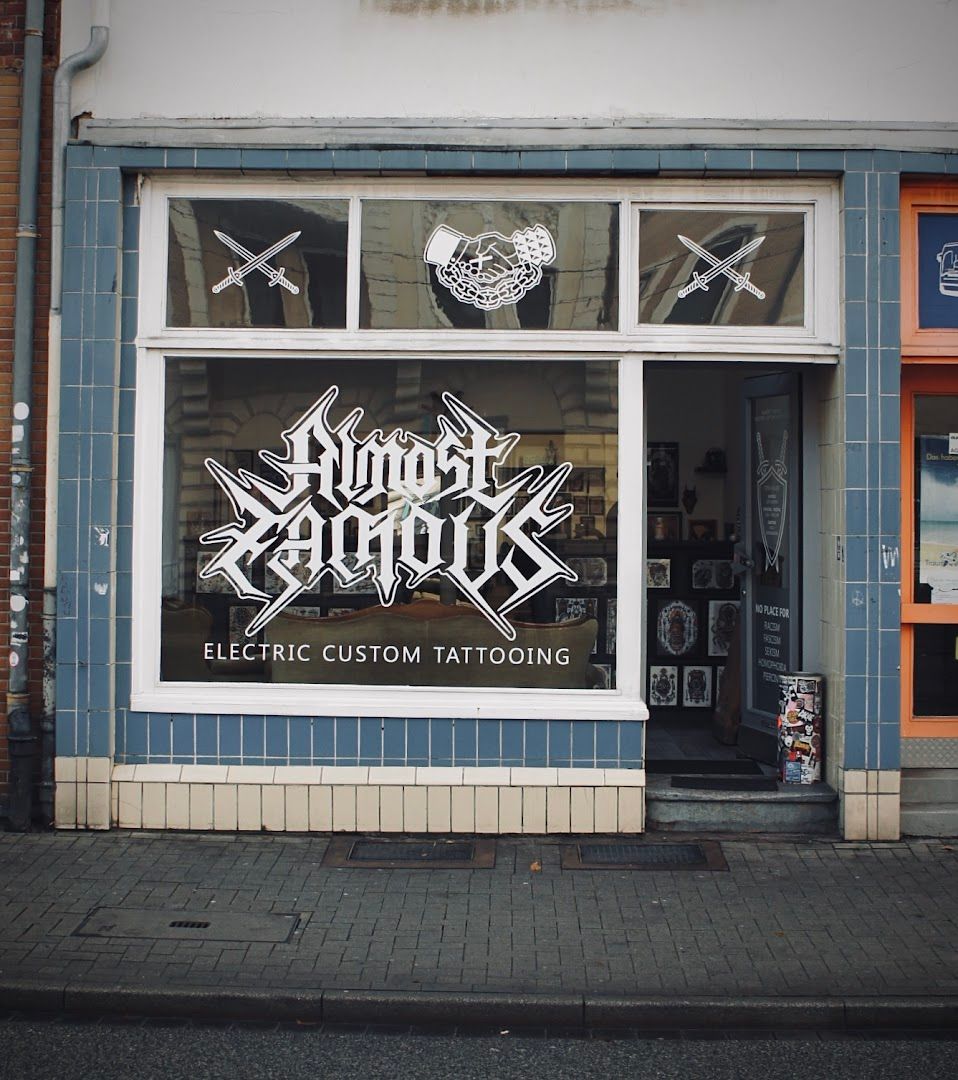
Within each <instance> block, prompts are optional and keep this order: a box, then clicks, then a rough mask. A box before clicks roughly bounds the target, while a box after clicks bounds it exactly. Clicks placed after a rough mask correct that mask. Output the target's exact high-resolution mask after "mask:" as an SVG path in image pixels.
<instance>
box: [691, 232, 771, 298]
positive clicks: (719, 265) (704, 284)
mask: <svg viewBox="0 0 958 1080" xmlns="http://www.w3.org/2000/svg"><path fill="white" fill-rule="evenodd" d="M764 239H765V237H764V236H756V237H755V239H754V240H750V241H749V242H748V243H747V244H746V245H745V246H744V247H740V248H739V249H738V251H736V252H733V254H731V255H729V256H727V257H726V258H724V259H719V258H717V257H716V256H715V255H713V254H712V252H711V251H706V250H705V248H704V247H702V246H701V244H696V242H695V241H694V240H690V239H689V238H688V237H687V236H682V235H681V233H680V234H679V240H681V241H682V243H683V244H685V246H686V247H687V248H688V249H689V251H691V252H693V254H695V255H698V257H699V258H700V259H704V260H705V261H706V262H707V263H708V264H709V267H710V269H708V270H706V271H705V273H704V274H700V273H698V272H697V271H693V272H692V280H691V281H690V282H689V283H688V285H683V287H682V288H681V289H679V298H680V299H682V300H684V299H685V297H686V296H688V295H689V293H693V292H695V290H696V289H701V290H702V291H703V292H708V291H709V282H710V281H711V280H712V278H716V277H718V276H719V274H722V275H723V276H724V277H727V278H728V279H729V281H731V282H732V284H733V285H734V286H735V291H736V292H741V291H742V290H743V289H745V290H746V292H750V293H751V294H752V296H754V297H756V298H757V299H759V300H764V299H765V293H764V292H762V290H761V289H760V288H759V287H758V286H757V285H753V284H752V282H751V281H749V277H750V275H749V273H748V272H747V271H746V272H745V273H744V274H740V273H739V272H738V271H737V270H735V269H733V267H734V265H735V263H737V262H740V261H741V260H742V259H744V258H745V256H746V255H748V254H750V253H751V252H753V251H754V250H755V249H756V248H757V247H758V246H759V245H760V244H761V243H762V241H763V240H764Z"/></svg>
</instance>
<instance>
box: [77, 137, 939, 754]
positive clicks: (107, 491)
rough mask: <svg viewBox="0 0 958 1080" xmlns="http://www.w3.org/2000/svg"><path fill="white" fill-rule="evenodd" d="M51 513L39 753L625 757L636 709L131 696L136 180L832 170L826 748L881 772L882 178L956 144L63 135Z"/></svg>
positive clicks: (892, 749) (894, 485) (884, 654)
mask: <svg viewBox="0 0 958 1080" xmlns="http://www.w3.org/2000/svg"><path fill="white" fill-rule="evenodd" d="M67 164H68V167H67V186H66V194H67V205H66V231H65V261H64V297H63V349H62V374H61V380H62V383H61V385H62V389H61V398H60V432H61V434H60V481H59V524H58V565H59V577H58V611H59V618H58V629H57V658H58V678H57V754H58V756H60V757H61V758H65V757H77V758H81V757H86V758H104V757H112V758H113V760H114V761H115V762H116V763H118V764H126V765H131V764H151V765H152V764H196V765H204V764H205V765H303V766H309V765H330V766H339V765H385V766H392V765H397V766H404V765H405V766H420V767H425V766H463V765H465V766H500V767H510V766H511V767H523V766H524V767H542V766H550V767H559V768H568V767H573V768H574V767H593V768H640V767H641V766H642V763H643V725H642V724H641V723H635V722H632V723H630V722H620V721H611V720H602V721H589V720H575V721H568V720H566V721H552V720H528V719H522V718H518V717H517V718H515V719H502V720H478V721H477V720H473V719H462V720H454V719H420V718H410V719H401V718H391V717H386V718H382V719H380V718H376V717H361V718H357V717H348V716H346V717H326V716H315V717H304V716H263V715H252V716H245V715H244V716H239V715H218V716H205V715H182V714H175V715H171V714H168V713H159V714H158V713H142V712H134V711H131V709H130V687H131V677H130V672H131V630H132V586H133V582H132V569H131V567H132V524H133V521H132V514H133V459H134V438H135V433H134V407H135V385H136V370H135V369H136V348H135V344H134V342H135V339H136V332H137V296H138V269H139V267H138V261H139V260H138V255H139V253H138V247H137V245H138V233H139V208H138V204H137V190H138V189H137V178H138V176H139V175H140V174H142V173H151V174H162V173H165V172H169V171H173V170H176V171H178V172H179V173H180V174H182V173H183V172H184V171H186V172H193V173H194V174H195V175H197V176H200V175H202V176H215V177H216V178H217V179H219V180H228V179H230V178H245V179H249V178H250V177H255V176H265V175H275V174H277V173H278V174H290V175H307V174H315V175H335V176H346V177H349V176H354V177H355V176H357V175H364V176H370V175H371V176H380V175H382V176H392V175H401V174H409V173H413V174H419V175H422V176H425V177H438V176H443V177H463V176H466V177H468V176H484V177H495V178H504V179H508V178H509V177H533V176H542V177H549V178H557V177H622V178H641V179H643V180H645V179H651V178H657V177H660V178H663V181H664V180H666V179H667V178H669V177H675V176H682V177H694V178H699V179H703V180H706V181H707V180H709V179H712V178H722V177H729V176H736V177H746V178H749V179H762V178H765V177H784V178H788V179H793V180H794V179H806V178H811V177H823V176H824V177H837V178H839V179H840V189H841V216H840V221H841V229H842V252H843V265H842V279H841V280H842V283H843V284H842V288H843V296H842V318H843V334H844V347H843V350H842V357H841V361H840V364H839V367H838V369H837V375H836V380H837V381H836V384H835V386H836V394H837V395H838V397H839V399H840V413H841V435H840V437H841V440H842V442H843V448H842V456H843V473H844V475H843V483H842V486H841V488H840V492H839V501H838V505H837V507H836V510H837V514H838V520H839V522H840V525H841V527H840V528H839V529H838V530H837V532H838V534H839V535H840V536H841V540H842V543H843V545H844V550H843V573H844V590H845V592H844V605H843V610H844V622H843V626H842V627H841V634H842V637H843V645H844V670H843V672H842V673H841V683H842V687H843V689H842V691H841V693H842V700H843V707H842V720H841V723H842V725H843V730H844V737H843V740H842V742H841V754H842V760H841V763H840V764H841V766H842V767H843V768H844V769H845V770H897V769H898V768H899V767H900V763H901V756H900V755H901V735H900V717H899V693H900V689H899V661H900V656H899V649H900V645H899V619H900V615H899V578H900V573H901V569H900V566H899V564H898V562H897V559H896V558H889V555H888V553H889V552H897V551H898V549H899V546H900V520H899V518H900V508H899V500H900V489H899V456H900V445H899V443H900V439H899V407H900V405H899V378H900V348H899V323H900V307H899V281H900V269H899V264H900V259H899V233H900V226H899V184H900V178H901V176H902V175H903V174H909V175H911V174H914V175H924V176H958V155H955V154H951V155H945V154H927V153H905V152H897V151H885V150H876V151H862V150H848V151H846V152H843V151H838V150H836V151H832V150H797V151H791V150H760V149H755V150H750V149H746V148H742V149H729V148H721V149H715V150H695V149H659V150H656V149H648V148H641V149H634V150H622V149H616V150H562V149H537V150H534V151H528V152H526V151H514V150H512V151H501V152H499V151H487V150H464V149H440V150H425V151H423V150H410V149H402V150H390V149H384V150H369V149H344V150H341V149H335V150H272V149H262V150H260V149H225V148H205V149H204V148H198V149H195V150H194V149H182V148H170V149H158V148H155V147H154V148H137V147H114V146H107V147H104V146H89V145H80V144H74V145H71V146H70V147H69V149H68V159H67Z"/></svg>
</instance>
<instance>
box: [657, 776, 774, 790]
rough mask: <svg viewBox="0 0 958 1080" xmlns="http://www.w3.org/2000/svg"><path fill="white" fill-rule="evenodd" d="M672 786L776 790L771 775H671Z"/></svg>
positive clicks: (702, 788) (700, 788) (709, 788)
mask: <svg viewBox="0 0 958 1080" xmlns="http://www.w3.org/2000/svg"><path fill="white" fill-rule="evenodd" d="M672 787H674V788H692V789H695V790H698V791H778V781H777V780H776V779H775V777H773V776H702V777H699V776H673V777H672Z"/></svg>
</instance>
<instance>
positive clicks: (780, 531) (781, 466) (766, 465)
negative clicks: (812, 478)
mask: <svg viewBox="0 0 958 1080" xmlns="http://www.w3.org/2000/svg"><path fill="white" fill-rule="evenodd" d="M755 442H756V450H757V453H758V459H757V462H756V466H755V489H756V496H757V500H758V525H759V531H760V532H761V534H762V547H763V548H764V549H765V567H766V569H768V568H774V569H776V570H777V569H778V554H779V552H780V551H781V548H782V539H783V538H784V536H785V512H786V508H787V505H788V504H787V499H788V463H787V462H788V459H787V457H786V453H787V450H788V432H787V431H783V432H782V448H781V451H780V453H779V456H778V459H777V460H776V461H769V460H768V459H767V458H766V457H765V448H764V446H763V443H762V433H761V432H760V431H756V432H755Z"/></svg>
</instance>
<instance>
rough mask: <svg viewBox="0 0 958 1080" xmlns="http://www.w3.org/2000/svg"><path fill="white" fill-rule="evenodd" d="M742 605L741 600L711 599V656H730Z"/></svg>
mask: <svg viewBox="0 0 958 1080" xmlns="http://www.w3.org/2000/svg"><path fill="white" fill-rule="evenodd" d="M741 606H742V605H741V601H739V600H710V601H709V614H708V620H709V624H708V631H707V633H708V643H709V649H708V653H709V656H728V653H729V648H730V646H731V644H732V635H733V634H734V633H735V627H736V625H737V624H738V619H739V612H740V610H741Z"/></svg>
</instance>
